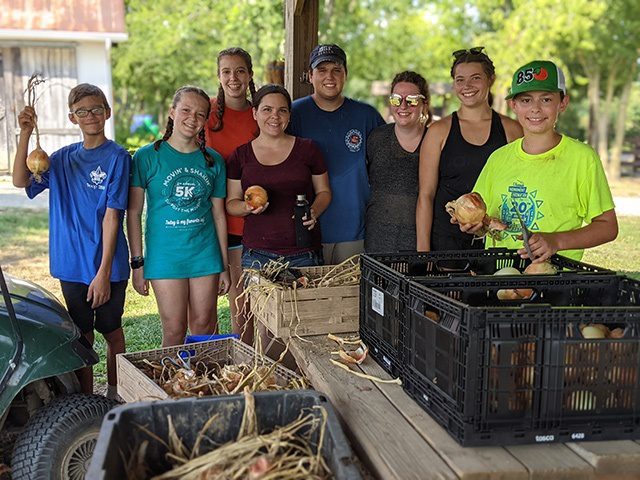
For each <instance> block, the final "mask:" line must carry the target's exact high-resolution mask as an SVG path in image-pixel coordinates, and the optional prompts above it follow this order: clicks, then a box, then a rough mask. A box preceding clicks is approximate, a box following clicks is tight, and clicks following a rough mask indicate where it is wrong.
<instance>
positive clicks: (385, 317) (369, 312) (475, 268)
mask: <svg viewBox="0 0 640 480" xmlns="http://www.w3.org/2000/svg"><path fill="white" fill-rule="evenodd" d="M551 262H552V263H553V264H554V265H555V266H556V267H557V268H558V270H559V273H558V274H557V275H554V276H553V277H554V278H556V279H557V278H561V277H565V276H569V277H573V276H574V275H575V274H578V275H590V276H591V275H593V276H599V275H600V274H609V275H613V274H615V273H614V272H612V271H611V270H607V269H604V268H600V267H595V266H593V265H588V264H586V263H581V262H577V261H575V260H571V259H569V258H566V257H562V256H560V255H554V256H553V257H552V259H551ZM530 263H531V261H530V260H528V259H522V258H521V257H520V255H519V254H518V253H517V251H516V250H509V249H505V248H499V249H489V250H460V251H441V252H429V253H417V252H416V253H374V254H365V255H361V256H360V270H361V281H360V337H361V338H362V340H363V341H364V342H365V343H366V344H367V345H368V346H369V349H370V354H371V356H372V357H373V358H374V359H375V360H376V361H377V362H378V363H379V364H380V365H381V366H382V368H383V369H384V370H386V371H387V372H388V373H390V374H391V375H393V376H398V375H401V374H402V368H403V365H404V351H405V347H404V345H403V343H404V340H403V335H404V331H405V329H404V328H403V326H402V325H403V322H404V321H405V320H404V315H405V301H406V300H405V299H406V297H407V292H408V282H409V280H410V279H414V278H415V279H420V281H423V282H426V281H429V280H431V279H434V280H438V279H440V278H463V279H466V278H473V279H475V278H476V277H475V275H480V276H484V275H493V273H495V272H496V271H497V270H499V269H501V268H504V267H515V268H518V269H519V270H520V271H523V270H524V269H525V268H526V267H527V266H528V265H529V264H530ZM546 277H548V276H546Z"/></svg>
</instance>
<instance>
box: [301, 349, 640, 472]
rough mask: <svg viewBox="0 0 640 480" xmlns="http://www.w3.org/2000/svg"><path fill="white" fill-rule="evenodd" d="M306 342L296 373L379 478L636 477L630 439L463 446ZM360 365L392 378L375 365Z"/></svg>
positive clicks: (639, 467)
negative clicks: (323, 398) (322, 398)
mask: <svg viewBox="0 0 640 480" xmlns="http://www.w3.org/2000/svg"><path fill="white" fill-rule="evenodd" d="M305 340H309V341H308V342H307V341H303V340H300V339H293V340H292V342H291V351H292V353H293V355H294V357H295V359H296V361H297V362H298V365H299V367H300V369H301V370H302V371H303V372H304V373H305V374H306V375H307V377H308V378H309V380H310V381H311V382H312V384H313V386H314V387H315V388H316V389H317V390H319V391H321V392H324V393H325V394H326V395H327V397H328V398H329V399H330V400H331V402H332V404H333V406H334V407H335V409H336V410H337V412H338V414H339V415H340V417H341V420H342V423H343V427H344V428H345V432H346V434H347V436H348V437H349V439H350V440H351V442H352V446H353V448H354V450H355V451H356V453H357V454H358V456H359V457H360V459H361V460H362V462H363V463H364V464H365V466H366V467H367V468H368V469H369V470H370V472H371V473H372V474H373V475H375V476H376V477H378V478H380V479H384V480H386V479H400V480H409V479H417V480H431V479H473V480H481V479H505V480H511V479H516V480H519V479H549V480H564V479H575V480H587V479H603V480H604V479H606V480H629V479H640V443H638V442H634V441H631V440H623V441H608V442H582V443H564V444H563V443H556V444H547V445H519V446H512V447H466V448H465V447H461V446H460V445H459V444H458V443H457V442H456V441H455V440H454V439H453V438H452V437H451V436H450V435H449V434H448V433H447V432H446V431H445V430H444V429H442V428H441V427H440V425H438V424H437V423H436V421H435V420H433V419H432V418H431V417H430V416H429V415H428V414H427V413H426V412H425V411H424V410H422V408H420V407H419V406H418V405H417V404H416V403H415V402H414V401H413V400H412V399H411V398H410V397H409V396H407V395H406V394H405V393H404V391H403V390H402V387H400V386H398V385H389V384H381V383H376V382H372V381H370V380H366V379H362V378H358V377H356V376H355V375H351V374H349V373H348V372H345V371H344V370H342V369H340V368H338V367H336V366H335V365H332V364H331V363H330V362H329V359H330V358H331V356H330V353H329V352H330V351H332V350H336V343H335V342H332V341H330V340H328V339H327V338H326V337H325V336H316V337H305ZM334 358H335V357H334ZM360 367H361V368H360V371H362V372H364V373H367V374H369V375H374V376H378V377H381V378H387V379H388V378H390V377H389V375H387V374H386V373H385V372H384V371H383V370H382V368H381V367H380V366H379V365H378V364H377V363H376V362H375V361H374V360H373V359H367V360H366V361H365V362H364V363H363V365H361V366H360Z"/></svg>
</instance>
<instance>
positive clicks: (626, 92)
mask: <svg viewBox="0 0 640 480" xmlns="http://www.w3.org/2000/svg"><path fill="white" fill-rule="evenodd" d="M637 69H638V63H637V61H636V60H635V59H634V61H633V65H632V67H631V71H630V72H629V77H628V78H627V82H626V83H625V84H624V88H623V89H622V95H620V105H619V107H618V117H617V118H616V125H615V127H616V130H615V138H614V141H613V148H612V149H611V158H610V159H609V170H608V172H609V179H610V180H619V179H620V157H621V156H622V145H623V143H624V134H625V129H624V124H625V122H626V120H627V110H628V109H629V97H630V96H631V87H632V86H633V81H634V80H635V78H636V71H637Z"/></svg>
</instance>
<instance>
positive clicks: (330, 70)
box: [289, 45, 384, 265]
mask: <svg viewBox="0 0 640 480" xmlns="http://www.w3.org/2000/svg"><path fill="white" fill-rule="evenodd" d="M309 80H310V82H311V84H312V85H313V94H312V95H309V96H307V97H304V98H299V99H298V100H296V101H295V102H293V108H292V112H291V123H290V126H289V131H290V133H291V134H292V135H296V136H298V137H305V138H311V139H312V140H314V141H315V142H316V143H317V144H318V146H319V147H320V149H321V150H322V153H323V154H324V158H325V163H326V165H327V170H328V172H329V183H330V185H331V192H332V193H333V199H332V200H331V204H330V205H329V208H327V210H325V212H324V213H323V214H322V216H321V217H320V227H321V232H322V245H323V254H324V261H325V263H326V264H328V265H332V264H337V263H340V262H342V261H343V260H345V259H347V258H349V257H350V256H352V255H355V254H358V253H361V252H362V251H363V250H364V218H365V210H366V207H367V202H368V200H369V178H368V177H367V166H366V157H365V146H366V144H367V136H368V135H369V133H370V132H371V130H373V129H374V128H376V127H378V126H380V125H382V124H384V120H383V119H382V116H381V115H380V114H379V113H378V111H377V110H376V109H375V108H373V107H372V106H371V105H367V104H366V103H362V102H358V101H356V100H352V99H350V98H347V97H345V96H344V95H343V94H342V90H343V88H344V85H345V82H346V80H347V55H346V54H345V53H344V50H342V49H341V48H340V47H339V46H338V45H317V46H316V47H315V48H314V49H313V50H312V51H311V55H310V56H309Z"/></svg>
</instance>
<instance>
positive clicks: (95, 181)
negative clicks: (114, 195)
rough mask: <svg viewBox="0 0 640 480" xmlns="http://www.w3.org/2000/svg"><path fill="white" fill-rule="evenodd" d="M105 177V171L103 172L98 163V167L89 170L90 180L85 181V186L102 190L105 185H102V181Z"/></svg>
mask: <svg viewBox="0 0 640 480" xmlns="http://www.w3.org/2000/svg"><path fill="white" fill-rule="evenodd" d="M105 178H107V173H106V172H103V171H102V168H100V165H98V168H96V169H95V170H93V171H92V172H89V179H90V180H91V183H87V187H89V188H92V189H94V190H95V189H98V190H104V188H105V187H104V185H102V182H104V180H105Z"/></svg>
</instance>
